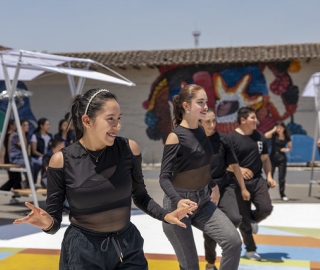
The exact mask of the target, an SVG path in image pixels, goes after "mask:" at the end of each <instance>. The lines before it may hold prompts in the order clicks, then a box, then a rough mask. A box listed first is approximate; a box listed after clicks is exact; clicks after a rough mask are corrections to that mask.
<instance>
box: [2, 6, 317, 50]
mask: <svg viewBox="0 0 320 270" xmlns="http://www.w3.org/2000/svg"><path fill="white" fill-rule="evenodd" d="M319 11H320V0H194V1H191V0H170V1H169V0H161V1H156V0H113V1H110V0H54V1H47V0H2V1H1V17H0V23H1V30H0V33H1V39H0V44H1V45H3V46H8V47H12V48H16V49H25V50H35V51H46V52H86V51H90V52H91V51H124V50H157V49H180V48H193V47H194V39H193V36H192V31H194V30H195V29H197V30H200V31H201V36H200V40H199V47H227V46H251V45H269V44H287V43H308V42H320V34H319V33H320V15H319Z"/></svg>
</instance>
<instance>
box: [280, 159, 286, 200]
mask: <svg viewBox="0 0 320 270" xmlns="http://www.w3.org/2000/svg"><path fill="white" fill-rule="evenodd" d="M278 168H279V191H280V196H281V198H283V197H285V196H286V195H285V184H286V174H287V160H285V161H283V162H281V163H280V164H279V167H278Z"/></svg>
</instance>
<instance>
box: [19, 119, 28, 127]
mask: <svg viewBox="0 0 320 270" xmlns="http://www.w3.org/2000/svg"><path fill="white" fill-rule="evenodd" d="M24 122H29V121H28V120H27V119H20V126H22V124H23V123H24Z"/></svg>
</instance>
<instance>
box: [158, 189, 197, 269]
mask: <svg viewBox="0 0 320 270" xmlns="http://www.w3.org/2000/svg"><path fill="white" fill-rule="evenodd" d="M190 200H192V199H191V198H190ZM163 208H164V209H166V210H169V211H173V210H175V208H176V206H173V205H172V204H171V201H170V199H169V198H168V196H167V195H164V199H163ZM192 218H193V217H190V218H183V219H182V220H181V221H182V222H184V223H185V224H186V225H187V228H181V227H179V226H177V225H172V224H168V223H165V222H163V223H162V227H163V231H164V233H165V235H166V236H167V238H168V239H169V241H170V243H171V245H172V247H173V249H174V251H175V253H176V256H177V258H178V261H179V265H180V269H181V270H182V269H183V270H191V269H192V270H198V269H199V262H198V254H197V250H196V245H195V242H194V238H193V233H192V228H191V219H192Z"/></svg>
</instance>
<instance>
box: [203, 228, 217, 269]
mask: <svg viewBox="0 0 320 270" xmlns="http://www.w3.org/2000/svg"><path fill="white" fill-rule="evenodd" d="M203 238H204V255H205V258H206V261H207V262H208V263H209V264H211V265H214V264H215V262H216V258H217V253H216V246H217V242H216V241H215V240H214V239H212V238H211V237H210V236H208V235H206V234H205V233H203Z"/></svg>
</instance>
